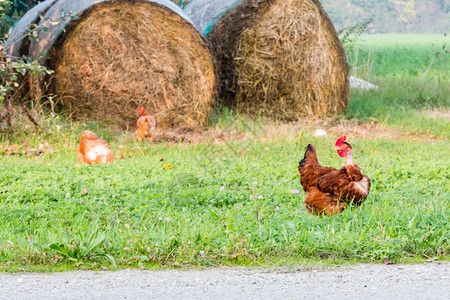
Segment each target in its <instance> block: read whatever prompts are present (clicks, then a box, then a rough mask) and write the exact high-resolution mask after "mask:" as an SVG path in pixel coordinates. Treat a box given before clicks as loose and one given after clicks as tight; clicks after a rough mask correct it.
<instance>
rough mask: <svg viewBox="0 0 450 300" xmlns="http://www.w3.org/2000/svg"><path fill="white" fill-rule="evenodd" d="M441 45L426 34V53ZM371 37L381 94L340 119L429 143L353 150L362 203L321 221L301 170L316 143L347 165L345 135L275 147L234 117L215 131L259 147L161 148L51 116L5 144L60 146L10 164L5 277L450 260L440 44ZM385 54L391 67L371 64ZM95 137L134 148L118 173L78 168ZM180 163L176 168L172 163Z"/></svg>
mask: <svg viewBox="0 0 450 300" xmlns="http://www.w3.org/2000/svg"><path fill="white" fill-rule="evenodd" d="M435 37H436V36H434V37H433V36H431V37H422V41H423V44H424V45H425V44H426V43H429V42H430V41H431V40H433V41H434V38H435ZM370 38H372V39H371V40H370V41H369V40H368V41H367V42H366V44H365V45H366V46H365V47H366V48H364V49H366V50H367V51H368V52H367V53H369V52H370V53H371V54H370V55H368V54H367V55H366V56H364V55H362V54H361V53H363V51H366V50H364V49H362V48H361V50H360V51H362V52H360V54H359V58H358V59H359V60H358V61H359V62H361V64H360V66H361V68H359V69H357V70H358V71H361V73H359V75H364V76H366V77H364V76H360V77H362V78H363V79H370V80H372V81H373V82H374V83H376V84H378V85H379V86H380V89H378V90H373V91H369V92H361V91H356V90H352V94H351V99H350V105H349V109H348V111H347V112H346V113H345V114H343V115H341V116H340V117H339V118H340V119H342V120H344V121H345V120H347V119H357V120H359V121H360V122H361V123H365V122H372V121H373V119H377V120H378V121H379V122H380V124H381V125H383V126H386V127H395V128H398V130H401V131H405V132H410V133H412V134H418V135H427V136H428V138H427V139H418V140H413V139H400V140H395V139H390V138H384V139H377V138H371V137H370V136H366V137H365V138H364V139H362V138H361V139H357V138H352V139H351V140H350V142H351V143H352V145H353V148H354V152H355V160H356V162H357V163H358V165H360V166H361V168H362V170H363V172H364V173H366V174H368V175H369V176H370V177H371V179H372V188H371V193H370V195H369V197H368V199H367V200H366V202H365V203H364V204H363V205H362V206H361V207H357V208H354V209H348V210H346V211H344V212H343V213H342V214H340V215H337V216H334V217H316V216H312V215H309V214H308V213H307V212H306V210H305V209H304V208H303V199H304V196H305V194H304V193H303V191H302V189H301V186H300V183H299V178H298V175H297V170H296V167H297V164H298V161H299V160H300V159H301V158H302V156H303V151H304V148H305V146H306V144H307V143H313V144H314V145H316V147H317V150H318V155H319V159H320V162H321V163H322V164H324V165H331V166H335V167H339V166H340V165H341V163H342V159H340V158H339V157H338V156H337V155H336V153H335V151H334V150H333V144H334V137H331V136H330V137H327V138H315V137H313V136H312V131H313V130H314V129H312V130H310V129H308V128H303V129H302V130H301V131H300V132H296V133H295V134H287V135H286V134H280V135H279V137H276V138H271V137H266V132H265V130H264V128H263V126H262V125H264V124H265V122H266V121H264V120H263V119H260V120H251V119H249V118H247V117H242V116H239V115H238V114H236V113H234V112H232V111H230V110H227V109H223V108H222V109H218V110H217V111H216V112H215V113H214V114H213V116H212V118H211V120H210V124H209V126H210V128H218V129H223V128H232V129H233V130H235V131H236V132H242V133H246V132H247V133H253V137H251V138H250V139H249V140H245V139H243V140H239V139H237V140H236V141H231V142H225V143H222V144H216V143H214V142H211V143H203V144H198V145H186V144H165V143H162V144H152V145H150V144H148V143H143V144H138V143H137V142H136V141H134V139H133V138H132V136H133V134H132V133H121V132H116V131H113V130H110V129H108V128H102V127H99V126H98V125H96V124H95V123H91V124H76V123H71V122H69V121H67V120H61V119H60V117H59V116H51V115H50V116H48V117H47V118H42V119H41V120H40V123H41V124H42V127H43V130H42V131H41V132H35V131H33V130H32V129H30V127H28V128H27V127H25V125H24V124H27V123H26V122H18V124H16V131H15V132H2V135H1V136H0V145H4V144H5V143H6V141H7V140H9V141H10V142H11V144H15V143H17V144H19V145H20V144H24V145H28V146H32V147H36V146H37V145H38V144H39V143H42V142H49V143H50V145H51V146H52V148H53V149H54V150H55V152H53V153H48V154H45V155H43V156H41V157H39V158H36V157H34V156H23V155H21V156H17V155H16V156H8V155H1V156H0V214H1V216H2V217H1V219H0V270H5V271H23V270H38V271H59V270H67V269H77V268H82V269H101V268H106V269H115V268H116V267H119V268H120V267H142V268H163V267H179V266H195V267H208V266H222V265H252V266H279V265H283V266H286V265H288V266H289V265H296V264H302V265H306V266H309V265H313V266H316V265H319V266H324V265H328V264H332V263H339V264H341V263H354V262H360V261H364V262H373V261H374V262H382V261H383V259H384V258H388V259H390V260H397V261H401V262H418V261H423V260H425V259H429V258H432V259H434V258H436V257H437V259H448V258H449V257H450V246H449V245H450V243H449V239H450V225H449V222H448V220H449V219H450V202H449V201H448V199H449V198H450V191H449V188H450V184H449V183H448V182H450V181H449V170H450V166H449V160H448V157H449V156H450V153H449V149H450V147H449V146H450V145H449V132H450V128H449V122H448V119H445V118H441V117H438V118H432V117H430V116H429V115H428V114H427V111H428V110H440V111H446V110H448V106H449V103H448V95H449V94H450V93H449V91H448V86H449V85H448V77H445V76H444V75H445V69H443V68H441V66H440V65H438V64H435V63H433V64H431V67H429V71H428V72H427V73H426V74H425V75H423V74H424V72H425V71H426V69H427V68H428V66H429V65H430V62H431V60H425V61H422V60H423V59H425V57H428V58H427V59H432V56H433V55H434V54H432V52H430V53H431V58H430V57H429V54H430V53H429V52H428V50H424V49H428V48H426V47H425V46H423V47H422V46H420V44H419V45H416V44H414V43H416V42H413V41H415V40H416V39H415V38H413V37H412V36H408V37H406V38H403V37H402V36H388V39H386V36H384V37H379V36H372V37H370ZM367 39H368V38H367ZM382 41H383V43H384V44H383V43H382ZM397 42H398V43H399V42H401V44H399V45H396V44H395V43H397ZM438 42H440V41H438ZM405 45H406V46H407V47H406V46H405ZM361 47H362V46H361ZM392 49H401V51H400V50H399V51H400V52H399V54H398V56H399V57H400V56H401V57H405V56H406V57H408V56H419V57H422V58H421V59H418V60H414V62H410V61H408V59H407V58H406V59H403V58H402V59H395V57H394V56H392V57H391V56H389V53H391V50H392ZM433 51H434V50H433ZM380 53H381V54H380ZM383 53H384V54H383ZM378 56H379V57H384V58H383V59H373V60H371V59H372V58H373V57H378ZM363 57H366V60H363V59H362V58H363ZM439 59H441V58H440V57H439ZM365 61H369V62H370V64H371V68H370V69H369V68H366V67H365V65H369V64H366V63H365ZM386 64H387V65H386ZM409 65H411V68H415V70H416V71H414V72H410V71H409V70H408V68H409V67H408V66H409ZM355 66H359V65H354V67H355ZM364 68H366V69H364ZM362 71H364V72H362ZM369 71H370V72H369ZM352 72H354V73H353V74H355V75H358V74H357V73H355V70H354V69H353V70H352ZM421 74H422V75H423V76H422V75H421ZM84 129H91V130H94V131H95V132H97V133H98V134H99V135H100V136H102V137H104V138H105V139H106V140H108V141H109V142H110V143H111V145H112V147H113V149H114V151H119V152H120V153H118V155H116V161H115V162H114V163H113V164H110V165H101V166H87V165H81V166H79V165H77V161H76V154H75V151H74V149H75V147H76V146H77V143H78V138H79V134H80V132H81V131H82V130H84ZM343 134H345V132H343ZM249 135H250V136H252V134H249ZM283 136H284V137H283ZM430 136H434V137H437V138H438V140H436V139H433V137H430ZM264 138H265V139H264ZM119 145H123V146H124V148H123V149H122V150H119ZM242 150H244V151H242ZM161 158H164V160H163V161H161ZM167 163H170V164H172V165H173V168H168V167H167V165H166V167H164V165H165V164H167ZM221 187H224V189H223V191H222V190H221ZM293 189H298V190H300V193H299V194H298V195H295V194H293V193H292V192H291V191H292V190H293ZM83 190H87V191H88V193H87V195H84V194H83ZM250 196H253V199H251V198H250ZM258 196H262V198H261V199H259V198H258Z"/></svg>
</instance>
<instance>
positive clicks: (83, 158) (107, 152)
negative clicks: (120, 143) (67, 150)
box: [77, 130, 114, 165]
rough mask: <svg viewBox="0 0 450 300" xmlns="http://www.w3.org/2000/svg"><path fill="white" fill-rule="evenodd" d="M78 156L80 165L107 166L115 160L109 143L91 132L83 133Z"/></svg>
mask: <svg viewBox="0 0 450 300" xmlns="http://www.w3.org/2000/svg"><path fill="white" fill-rule="evenodd" d="M77 154H78V161H79V162H80V163H87V164H89V165H96V164H98V163H104V164H106V163H109V162H113V160H114V157H113V153H112V151H111V148H110V147H109V145H108V143H107V142H106V141H105V140H104V139H101V138H99V137H98V136H97V135H96V134H95V133H93V132H92V131H89V130H85V131H83V132H82V133H81V139H80V145H79V146H78V149H77Z"/></svg>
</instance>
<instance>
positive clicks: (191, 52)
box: [47, 1, 215, 127]
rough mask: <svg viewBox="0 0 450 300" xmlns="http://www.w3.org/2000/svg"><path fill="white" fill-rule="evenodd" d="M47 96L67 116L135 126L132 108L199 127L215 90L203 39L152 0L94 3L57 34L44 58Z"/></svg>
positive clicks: (169, 122) (166, 123)
mask: <svg viewBox="0 0 450 300" xmlns="http://www.w3.org/2000/svg"><path fill="white" fill-rule="evenodd" d="M49 62H50V65H49V66H50V68H51V69H53V70H55V73H54V75H53V76H52V77H51V79H50V80H49V84H48V87H47V88H48V90H47V92H50V93H55V94H57V95H58V97H59V99H60V102H59V103H60V104H61V105H62V108H63V110H64V111H65V112H67V113H68V114H70V115H71V116H72V117H74V118H76V119H82V120H84V119H94V120H98V121H101V122H108V121H111V123H115V124H118V125H119V126H121V127H128V126H131V127H135V126H136V118H137V113H136V109H137V107H138V106H140V105H143V106H145V108H146V109H147V110H148V111H149V112H150V113H151V114H153V115H155V117H156V119H157V121H158V126H162V127H174V126H198V125H201V124H204V123H205V121H206V120H207V118H208V115H209V112H210V109H211V106H212V101H213V98H214V97H213V93H214V86H215V74H214V66H213V62H212V56H211V54H210V51H209V49H208V46H207V45H206V43H205V41H204V39H203V38H202V37H201V36H200V34H199V33H198V32H197V31H196V30H195V28H194V27H193V26H192V25H191V24H190V23H188V22H187V21H186V20H185V19H183V18H181V17H180V16H179V15H178V14H176V13H174V12H173V11H171V10H169V9H168V8H166V7H164V6H162V5H159V4H157V3H154V2H147V1H112V2H104V3H98V4H95V5H93V6H91V7H90V8H89V9H87V10H85V11H84V12H83V13H82V14H80V15H79V19H78V20H76V21H72V22H71V23H70V24H69V25H68V26H67V27H66V30H65V33H64V34H62V35H60V36H59V38H58V40H57V41H56V43H55V45H54V47H53V48H52V50H51V52H50V57H49Z"/></svg>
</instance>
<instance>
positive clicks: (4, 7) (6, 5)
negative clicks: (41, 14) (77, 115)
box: [0, 0, 53, 127]
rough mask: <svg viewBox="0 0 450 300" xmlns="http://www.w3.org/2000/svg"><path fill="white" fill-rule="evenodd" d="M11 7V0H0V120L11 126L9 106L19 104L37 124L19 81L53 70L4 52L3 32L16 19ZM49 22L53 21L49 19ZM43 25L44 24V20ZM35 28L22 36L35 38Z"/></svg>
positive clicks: (6, 36) (26, 58)
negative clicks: (28, 75)
mask: <svg viewBox="0 0 450 300" xmlns="http://www.w3.org/2000/svg"><path fill="white" fill-rule="evenodd" d="M11 8H12V2H11V1H9V0H0V32H1V33H2V34H3V36H2V37H1V38H0V78H1V79H0V104H3V107H4V110H3V112H2V113H0V122H3V121H4V120H6V122H7V125H8V126H9V127H11V126H12V121H11V106H12V105H15V104H19V105H20V107H21V108H22V111H23V112H24V114H25V115H26V116H27V117H28V119H29V120H30V121H31V122H32V123H33V124H35V125H36V126H38V123H37V122H36V121H35V120H34V118H33V117H32V116H31V114H30V113H29V111H28V109H27V108H26V106H25V105H24V102H23V100H24V99H23V98H22V97H23V96H22V95H21V93H19V90H20V89H21V82H24V80H23V79H24V78H25V76H26V75H27V74H32V75H35V76H42V75H46V74H51V73H52V72H53V71H51V70H49V69H47V68H46V67H44V66H42V65H40V64H39V62H38V61H36V60H32V59H30V58H29V57H25V56H23V57H14V56H10V55H8V54H7V53H6V52H5V48H4V45H5V42H6V39H7V38H8V34H7V33H5V32H7V30H8V29H9V27H10V26H11V25H12V23H13V21H14V20H16V18H12V17H11V16H10V14H11ZM49 22H53V21H52V20H49ZM43 26H45V22H44V25H43ZM36 29H37V27H35V28H33V29H31V30H30V31H29V32H27V33H25V35H24V36H23V38H30V39H37V38H38V37H37V36H36Z"/></svg>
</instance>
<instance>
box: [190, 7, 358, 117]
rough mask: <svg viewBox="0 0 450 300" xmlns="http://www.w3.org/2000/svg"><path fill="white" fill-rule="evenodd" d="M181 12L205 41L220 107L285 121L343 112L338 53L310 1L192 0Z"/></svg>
mask: <svg viewBox="0 0 450 300" xmlns="http://www.w3.org/2000/svg"><path fill="white" fill-rule="evenodd" d="M185 12H186V14H187V15H188V16H189V17H190V18H191V19H192V20H193V22H194V23H195V24H196V26H197V27H198V28H199V30H200V31H201V32H203V33H204V34H206V35H207V38H208V40H209V41H210V42H211V47H212V51H213V55H214V57H215V59H216V61H217V70H218V74H219V82H220V86H219V98H220V100H221V101H223V103H224V104H225V105H227V106H231V107H234V108H237V109H238V110H240V111H244V112H247V113H251V114H263V115H266V116H271V117H274V118H276V119H284V120H292V119H298V117H299V115H308V116H316V115H323V114H329V113H336V112H339V111H342V110H343V109H345V107H346V106H347V103H348V95H349V80H348V63H347V59H346V55H345V51H344V48H343V46H342V44H341V42H340V41H339V39H338V37H337V33H336V31H335V29H334V27H333V25H332V23H331V21H330V19H329V18H328V16H327V14H326V13H325V11H324V10H323V8H322V7H321V5H320V3H319V2H318V1H317V0H241V1H231V0H224V1H222V0H221V1H208V0H196V1H194V2H192V3H191V4H189V5H188V6H187V7H186V9H185Z"/></svg>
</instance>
